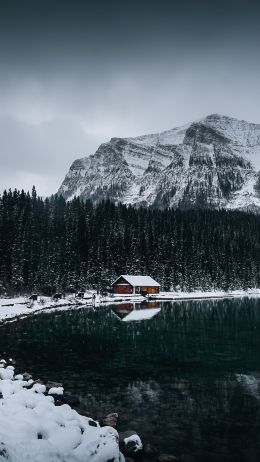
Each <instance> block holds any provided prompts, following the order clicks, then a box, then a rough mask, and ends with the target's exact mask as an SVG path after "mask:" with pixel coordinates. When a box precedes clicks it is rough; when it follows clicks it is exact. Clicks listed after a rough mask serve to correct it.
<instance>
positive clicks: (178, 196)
mask: <svg viewBox="0 0 260 462" xmlns="http://www.w3.org/2000/svg"><path fill="white" fill-rule="evenodd" d="M259 170H260V124H254V123H249V122H246V121H244V120H238V119H235V118H231V117H228V116H222V115H219V114H211V115H209V116H207V117H205V118H203V119H200V120H197V121H195V122H192V123H190V124H186V125H184V126H181V127H177V128H173V129H171V130H166V131H163V132H160V133H153V134H150V135H142V136H138V137H128V138H111V140H110V141H109V142H107V143H102V144H101V145H100V146H99V148H98V149H97V151H96V152H95V153H94V154H92V155H90V156H88V157H83V158H81V159H76V160H75V161H74V162H73V163H72V165H71V167H70V170H69V172H68V173H67V175H66V177H65V179H64V181H63V183H62V185H61V187H60V188H59V191H58V193H59V194H61V195H62V196H63V197H65V198H66V199H71V198H72V197H74V196H80V197H82V198H84V199H91V200H93V201H94V202H98V201H100V200H102V199H105V198H109V199H111V200H113V201H115V202H123V203H125V204H133V205H136V206H138V205H144V206H155V207H160V208H164V207H181V208H187V207H195V208H196V207H200V208H201V207H203V208H204V207H209V208H228V209H240V210H241V209H242V210H253V211H257V212H260V175H259Z"/></svg>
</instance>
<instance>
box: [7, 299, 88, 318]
mask: <svg viewBox="0 0 260 462" xmlns="http://www.w3.org/2000/svg"><path fill="white" fill-rule="evenodd" d="M82 305H92V299H78V298H75V297H73V296H68V297H65V298H61V299H58V300H53V299H52V298H51V297H44V296H39V297H38V298H37V301H34V302H31V301H29V300H28V298H27V297H19V298H13V299H12V298H2V299H0V321H8V320H11V319H13V318H16V317H23V316H28V315H31V314H35V313H37V312H39V311H47V310H54V311H58V310H61V309H62V310H65V309H69V308H71V307H81V306H82Z"/></svg>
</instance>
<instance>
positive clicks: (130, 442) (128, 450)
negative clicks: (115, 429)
mask: <svg viewBox="0 0 260 462" xmlns="http://www.w3.org/2000/svg"><path fill="white" fill-rule="evenodd" d="M119 447H120V450H121V451H122V453H123V454H124V455H125V456H133V455H135V454H136V453H138V452H139V451H141V450H142V449H143V445H142V441H141V439H140V437H139V436H138V435H137V433H136V432H135V431H133V430H128V431H125V432H120V433H119Z"/></svg>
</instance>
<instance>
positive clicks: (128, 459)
mask: <svg viewBox="0 0 260 462" xmlns="http://www.w3.org/2000/svg"><path fill="white" fill-rule="evenodd" d="M125 462H135V461H134V459H132V457H126V458H125Z"/></svg>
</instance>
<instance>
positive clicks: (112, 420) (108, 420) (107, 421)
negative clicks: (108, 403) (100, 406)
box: [102, 412, 118, 427]
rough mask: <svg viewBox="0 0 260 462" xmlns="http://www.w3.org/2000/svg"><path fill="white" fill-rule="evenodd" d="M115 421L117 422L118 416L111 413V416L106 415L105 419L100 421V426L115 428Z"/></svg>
mask: <svg viewBox="0 0 260 462" xmlns="http://www.w3.org/2000/svg"><path fill="white" fill-rule="evenodd" d="M117 421H118V414H117V413H116V412H113V413H111V414H107V415H106V417H104V419H103V420H102V425H104V426H106V425H108V426H109V427H116V426H117Z"/></svg>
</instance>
